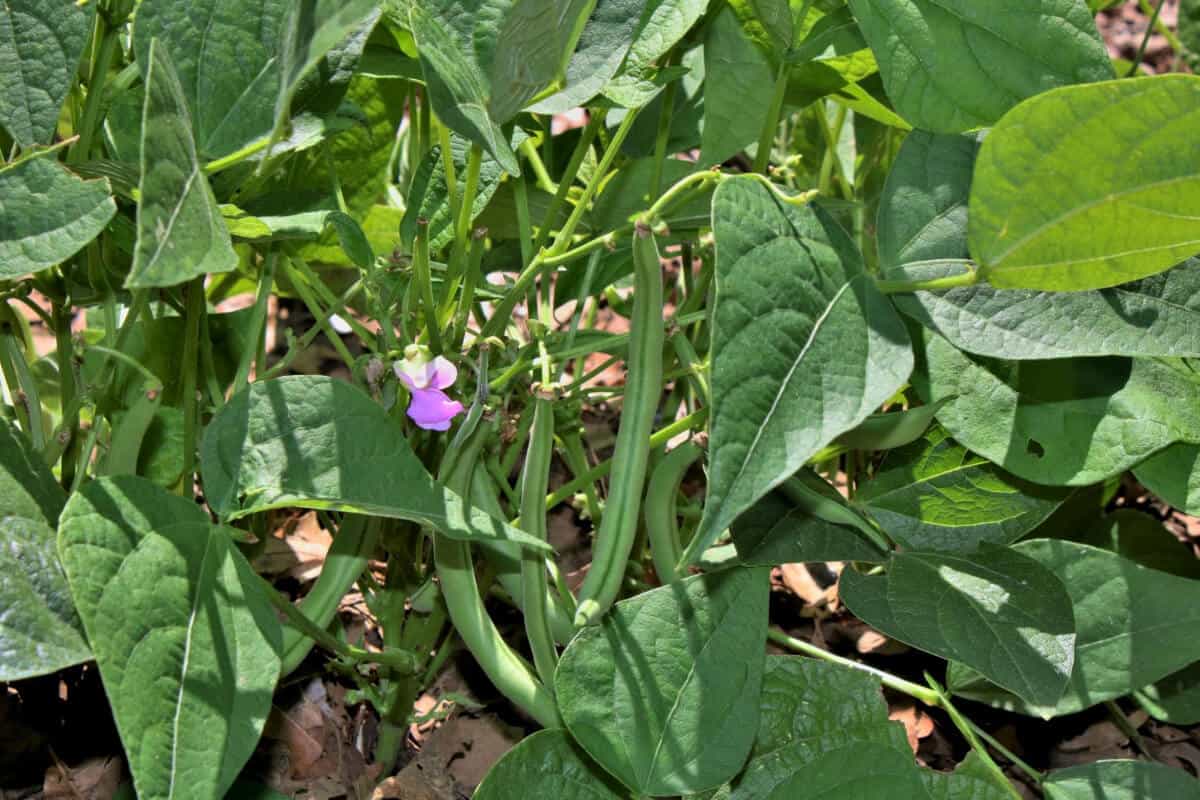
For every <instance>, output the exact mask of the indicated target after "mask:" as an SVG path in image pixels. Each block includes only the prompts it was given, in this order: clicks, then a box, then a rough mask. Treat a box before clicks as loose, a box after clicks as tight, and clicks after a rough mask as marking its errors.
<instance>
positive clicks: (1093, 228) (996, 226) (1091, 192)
mask: <svg viewBox="0 0 1200 800" xmlns="http://www.w3.org/2000/svg"><path fill="white" fill-rule="evenodd" d="M1198 107H1200V77H1196V76H1192V75H1161V76H1157V77H1153V78H1147V79H1145V80H1136V81H1109V82H1105V83H1097V84H1092V85H1089V86H1072V87H1068V88H1065V89H1058V90H1055V91H1052V92H1047V93H1045V94H1042V95H1039V96H1038V97H1035V98H1033V99H1031V100H1028V101H1026V102H1025V103H1023V104H1021V105H1020V106H1019V107H1017V108H1015V109H1013V111H1012V112H1011V113H1009V114H1007V115H1005V117H1004V119H1003V120H1001V121H1000V122H999V123H998V124H997V125H996V127H995V128H993V129H992V131H991V133H990V134H989V135H988V137H987V138H986V139H985V140H984V143H983V147H982V148H981V149H980V151H979V159H978V162H977V163H976V166H975V180H974V183H973V185H972V187H971V204H970V212H971V215H970V225H969V228H970V243H971V255H972V256H974V258H975V260H976V261H977V262H978V263H979V265H980V267H981V269H982V270H983V273H984V276H985V277H986V278H987V279H988V280H989V281H990V282H991V283H992V285H994V286H997V287H1000V288H1009V289H1045V290H1051V291H1064V290H1065V291H1078V290H1082V289H1102V288H1105V287H1108V286H1116V285H1118V284H1121V283H1125V282H1127V281H1131V280H1134V279H1137V278H1143V277H1146V276H1149V275H1153V274H1155V273H1158V272H1162V271H1164V270H1166V269H1168V268H1169V267H1172V266H1174V265H1175V264H1178V263H1179V262H1180V261H1182V260H1183V259H1185V258H1188V257H1189V256H1192V255H1195V254H1196V252H1197V251H1198V250H1200V219H1196V218H1195V215H1193V214H1192V213H1191V212H1192V210H1193V208H1194V207H1195V204H1196V201H1197V198H1198V197H1200V144H1193V140H1192V137H1191V136H1190V131H1191V129H1192V127H1193V123H1194V122H1195V121H1196V119H1197V118H1200V111H1198V110H1197V108H1198ZM1031 199H1032V200H1033V202H1031Z"/></svg>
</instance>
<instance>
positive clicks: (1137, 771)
mask: <svg viewBox="0 0 1200 800" xmlns="http://www.w3.org/2000/svg"><path fill="white" fill-rule="evenodd" d="M1045 788H1046V797H1047V800H1096V798H1104V800H1158V798H1160V797H1161V798H1164V800H1166V798H1170V800H1196V798H1200V782H1198V781H1197V780H1196V779H1195V778H1193V777H1191V776H1190V775H1188V774H1187V773H1186V772H1184V771H1183V770H1181V769H1172V768H1171V767H1168V766H1166V765H1164V764H1154V763H1147V762H1145V761H1097V762H1096V763H1094V764H1083V765H1081V766H1078V767H1070V768H1068V769H1060V770H1055V771H1054V772H1052V773H1050V776H1049V778H1048V779H1047V780H1046V783H1045Z"/></svg>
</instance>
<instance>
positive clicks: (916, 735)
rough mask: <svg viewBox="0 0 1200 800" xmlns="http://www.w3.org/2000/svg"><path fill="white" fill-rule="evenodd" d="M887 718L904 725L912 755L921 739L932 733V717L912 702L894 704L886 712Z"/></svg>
mask: <svg viewBox="0 0 1200 800" xmlns="http://www.w3.org/2000/svg"><path fill="white" fill-rule="evenodd" d="M888 719H890V720H896V721H898V722H900V723H901V724H903V725H904V733H905V735H906V736H907V737H908V746H909V747H911V748H912V751H913V754H914V755H915V754H916V752H917V748H918V747H920V745H921V740H922V739H924V738H925V737H927V736H929V735H930V734H931V733H933V717H931V716H929V715H928V714H926V713H925V712H924V711H922V710H921V709H919V708H917V707H916V706H915V705H913V704H912V703H905V704H902V705H898V706H896V707H895V708H893V709H892V710H891V711H889V712H888Z"/></svg>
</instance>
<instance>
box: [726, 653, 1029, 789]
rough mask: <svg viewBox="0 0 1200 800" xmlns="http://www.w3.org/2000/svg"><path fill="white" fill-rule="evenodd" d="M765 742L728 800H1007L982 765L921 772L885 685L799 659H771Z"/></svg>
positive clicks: (762, 731)
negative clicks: (893, 715)
mask: <svg viewBox="0 0 1200 800" xmlns="http://www.w3.org/2000/svg"><path fill="white" fill-rule="evenodd" d="M759 702H760V704H761V706H762V713H761V715H760V716H759V726H758V737H757V738H756V739H755V742H754V750H753V751H752V752H751V754H750V759H749V761H748V762H747V764H746V768H745V770H744V771H743V772H742V774H741V775H739V776H738V777H737V778H736V779H735V780H734V781H733V782H732V784H731V785H730V786H729V787H727V793H726V794H724V795H718V796H721V797H723V798H725V800H790V798H794V797H806V798H809V797H811V798H816V797H821V798H825V797H829V798H833V797H837V798H842V797H845V798H851V797H852V798H855V800H893V798H901V797H902V798H905V799H906V800H1007V798H1009V797H1011V796H1012V795H1011V794H1010V792H1009V790H1008V788H1007V787H1005V786H1003V784H1001V783H1000V782H999V781H998V779H997V778H996V777H995V776H994V775H993V774H991V773H990V772H989V771H988V770H987V769H986V767H984V766H983V764H982V763H981V762H980V761H979V760H978V759H975V758H973V757H972V756H968V757H967V759H966V761H964V762H963V763H962V764H961V765H960V766H959V768H958V769H957V770H955V771H954V772H953V773H942V772H933V771H932V770H926V769H919V768H918V767H917V765H916V763H915V761H914V760H913V756H912V750H911V749H910V748H909V746H908V741H907V739H906V737H905V734H904V728H903V726H901V725H900V724H898V723H896V722H893V721H890V720H889V719H888V707H887V703H886V702H884V698H883V692H882V691H881V687H880V685H879V680H878V679H877V678H875V677H873V676H872V675H869V674H867V673H866V672H863V671H859V670H853V669H848V668H846V667H843V666H840V665H837V664H830V663H828V662H824V661H816V660H813V659H807V658H797V657H795V656H768V657H767V663H766V669H765V671H764V673H763V689H762V695H761V699H760V701H759Z"/></svg>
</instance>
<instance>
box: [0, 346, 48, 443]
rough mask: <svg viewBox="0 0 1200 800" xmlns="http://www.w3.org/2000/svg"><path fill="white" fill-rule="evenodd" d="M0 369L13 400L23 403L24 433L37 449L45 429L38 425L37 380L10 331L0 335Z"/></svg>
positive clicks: (44, 436)
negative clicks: (0, 350)
mask: <svg viewBox="0 0 1200 800" xmlns="http://www.w3.org/2000/svg"><path fill="white" fill-rule="evenodd" d="M0 347H2V352H0V370H3V373H4V378H5V381H6V382H7V383H8V390H9V393H10V394H12V395H13V400H14V402H16V403H18V404H20V405H22V406H24V408H23V410H24V411H25V423H26V425H25V432H26V433H27V434H28V435H29V441H30V443H31V444H32V445H33V449H34V450H37V451H38V452H41V451H42V450H43V449H45V447H46V432H45V429H44V428H43V426H42V401H41V395H39V393H38V388H37V382H36V381H34V379H33V373H31V372H30V371H29V364H28V362H26V361H25V351H24V349H23V348H22V347H21V345H20V343H19V342H18V341H17V334H16V333H15V332H13V331H10V332H9V333H6V334H3V335H0Z"/></svg>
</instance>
